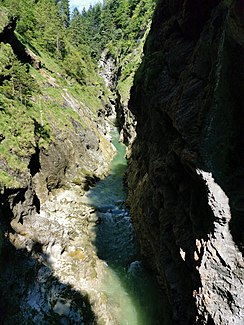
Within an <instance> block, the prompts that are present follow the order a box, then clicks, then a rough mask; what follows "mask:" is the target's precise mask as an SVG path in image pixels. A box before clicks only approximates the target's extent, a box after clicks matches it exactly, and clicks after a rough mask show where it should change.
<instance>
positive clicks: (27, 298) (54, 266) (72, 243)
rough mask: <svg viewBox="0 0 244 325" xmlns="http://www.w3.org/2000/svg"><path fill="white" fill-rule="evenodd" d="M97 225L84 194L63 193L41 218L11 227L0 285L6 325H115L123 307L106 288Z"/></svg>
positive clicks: (44, 207)
mask: <svg viewBox="0 0 244 325" xmlns="http://www.w3.org/2000/svg"><path fill="white" fill-rule="evenodd" d="M97 221H98V217H97V216H96V214H95V211H94V209H93V208H90V207H88V206H86V205H84V204H83V203H82V202H81V196H80V193H78V192H75V191H72V190H60V192H59V193H56V195H53V196H52V197H50V199H49V200H48V201H47V202H46V203H44V204H43V205H42V207H41V210H40V212H39V213H32V214H28V215H26V216H24V217H23V219H22V221H21V223H20V222H17V220H15V222H14V224H13V222H12V223H11V226H12V232H9V234H8V236H7V238H6V241H7V242H8V250H6V249H5V256H6V259H4V261H3V263H2V267H1V281H0V287H1V291H2V292H3V293H4V295H3V296H4V301H2V302H1V308H2V310H3V314H2V318H3V323H4V324H30V323H33V324H50V323H52V322H56V323H59V324H97V323H98V324H115V323H114V321H115V320H113V319H114V316H113V313H116V311H115V309H116V308H117V307H116V306H114V307H113V303H111V302H110V303H107V302H106V301H107V299H108V298H107V296H106V294H105V293H104V291H103V290H102V289H101V286H102V284H103V283H104V279H105V277H107V276H108V271H107V266H106V263H104V262H103V261H101V260H100V259H99V258H98V257H97V254H96V248H95V246H94V245H93V242H92V238H91V234H92V232H91V231H90V228H94V227H96V224H97ZM16 225H19V226H20V227H19V228H18V227H17V226H16ZM13 230H14V231H13ZM94 236H95V234H94ZM5 245H7V243H5ZM10 288H12V289H11V295H10V294H9V292H10V291H9V290H10Z"/></svg>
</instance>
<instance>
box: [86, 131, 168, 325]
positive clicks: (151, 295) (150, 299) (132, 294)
mask: <svg viewBox="0 0 244 325" xmlns="http://www.w3.org/2000/svg"><path fill="white" fill-rule="evenodd" d="M112 142H113V144H114V146H115V148H116V150H117V154H116V156H115V157H114V159H113V161H112V164H111V171H110V174H109V176H108V177H106V178H105V179H104V180H101V181H99V182H98V183H97V184H96V186H95V187H94V188H92V189H91V190H90V191H89V192H88V198H89V204H90V205H91V206H93V207H94V208H95V209H96V211H97V216H98V220H99V222H98V224H97V226H96V230H95V231H96V236H95V243H94V244H95V246H96V249H97V254H98V257H99V258H100V259H102V260H104V262H105V263H107V265H108V268H109V271H110V272H109V273H108V275H107V276H106V280H105V281H104V284H103V286H104V292H106V295H107V296H108V299H110V300H111V302H112V303H113V304H114V303H115V304H116V305H117V310H118V312H117V314H116V315H115V316H114V317H115V318H116V320H115V323H116V324H119V325H157V324H160V325H162V324H163V323H162V310H161V308H160V306H161V302H160V300H161V299H160V294H159V291H158V287H157V284H156V281H155V279H154V278H153V277H152V276H151V275H150V274H149V273H148V272H147V271H146V269H145V268H144V267H143V264H142V262H141V260H140V255H139V248H138V244H137V242H136V238H135V234H134V230H133V226H132V224H131V220H130V216H129V212H128V210H127V209H126V207H125V205H124V202H125V200H126V196H127V193H126V190H125V188H124V186H123V176H124V173H125V170H126V167H127V161H126V159H125V152H126V147H125V146H124V145H123V144H122V143H120V142H119V133H118V131H117V129H116V128H114V130H113V132H112Z"/></svg>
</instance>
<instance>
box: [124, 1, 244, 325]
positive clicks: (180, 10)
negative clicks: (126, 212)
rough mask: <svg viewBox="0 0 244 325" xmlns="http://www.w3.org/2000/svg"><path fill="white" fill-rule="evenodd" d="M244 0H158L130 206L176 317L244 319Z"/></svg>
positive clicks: (143, 70) (137, 102) (135, 106)
mask: <svg viewBox="0 0 244 325" xmlns="http://www.w3.org/2000/svg"><path fill="white" fill-rule="evenodd" d="M242 9H243V8H242V3H241V1H233V2H227V1H219V0H216V1H204V2H202V1H190V0H185V1H181V0H178V1H159V3H158V6H157V10H156V12H155V15H154V19H153V23H152V29H151V32H150V34H149V36H148V39H147V42H146V45H145V48H144V54H145V56H144V58H143V62H142V64H141V67H140V68H139V70H138V71H137V74H136V76H135V81H134V86H133V89H132V93H131V100H130V103H129V108H130V109H131V111H132V113H133V114H134V115H135V116H136V120H137V128H136V132H137V139H136V141H135V142H134V144H133V147H132V157H131V159H130V162H129V171H128V177H127V181H128V188H129V200H128V201H129V205H130V208H131V214H132V218H133V222H134V226H135V228H136V231H137V234H138V237H139V239H140V242H141V250H142V254H143V255H144V257H145V259H146V261H147V262H148V263H149V265H150V266H151V268H153V270H154V271H155V272H156V273H157V274H158V279H159V282H160V284H161V287H162V289H163V290H164V292H165V294H166V296H167V297H168V300H169V304H170V305H171V309H172V319H173V321H174V323H175V324H177V325H178V324H242V322H243V318H244V315H243V299H242V297H241V292H240V289H239V288H240V287H241V286H242V285H243V281H244V274H243V271H244V269H243V261H242V256H241V251H242V250H243V232H242V230H241V229H243V208H244V206H243V197H244V193H243V181H244V172H243V162H244V161H243V149H242V148H243V144H244V141H243V134H242V131H241V130H242V129H243V99H244V98H243V91H242V89H243V77H244V75H243V44H244V43H243V40H244V38H243V29H242V26H241V24H242V21H241V20H240V13H241V12H242Z"/></svg>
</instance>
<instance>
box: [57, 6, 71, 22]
mask: <svg viewBox="0 0 244 325" xmlns="http://www.w3.org/2000/svg"><path fill="white" fill-rule="evenodd" d="M57 5H58V9H59V13H60V16H61V20H62V22H63V25H64V27H65V28H67V27H68V26H69V23H70V9H69V8H70V7H69V0H58V1H57Z"/></svg>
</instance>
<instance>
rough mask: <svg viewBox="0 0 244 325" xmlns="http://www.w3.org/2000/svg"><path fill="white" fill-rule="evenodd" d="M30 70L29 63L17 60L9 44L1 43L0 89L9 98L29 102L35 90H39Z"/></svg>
mask: <svg viewBox="0 0 244 325" xmlns="http://www.w3.org/2000/svg"><path fill="white" fill-rule="evenodd" d="M28 70H29V68H28V65H27V64H22V63H20V62H19V61H18V60H17V58H16V56H15V55H14V53H13V51H12V48H11V46H10V45H9V44H4V43H0V91H2V92H3V93H5V95H6V96H7V97H8V98H16V99H19V100H20V101H21V102H25V103H27V102H28V101H29V99H30V97H31V96H32V94H33V92H35V91H37V85H36V83H35V81H34V79H33V78H32V77H31V76H30V75H29V73H28Z"/></svg>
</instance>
